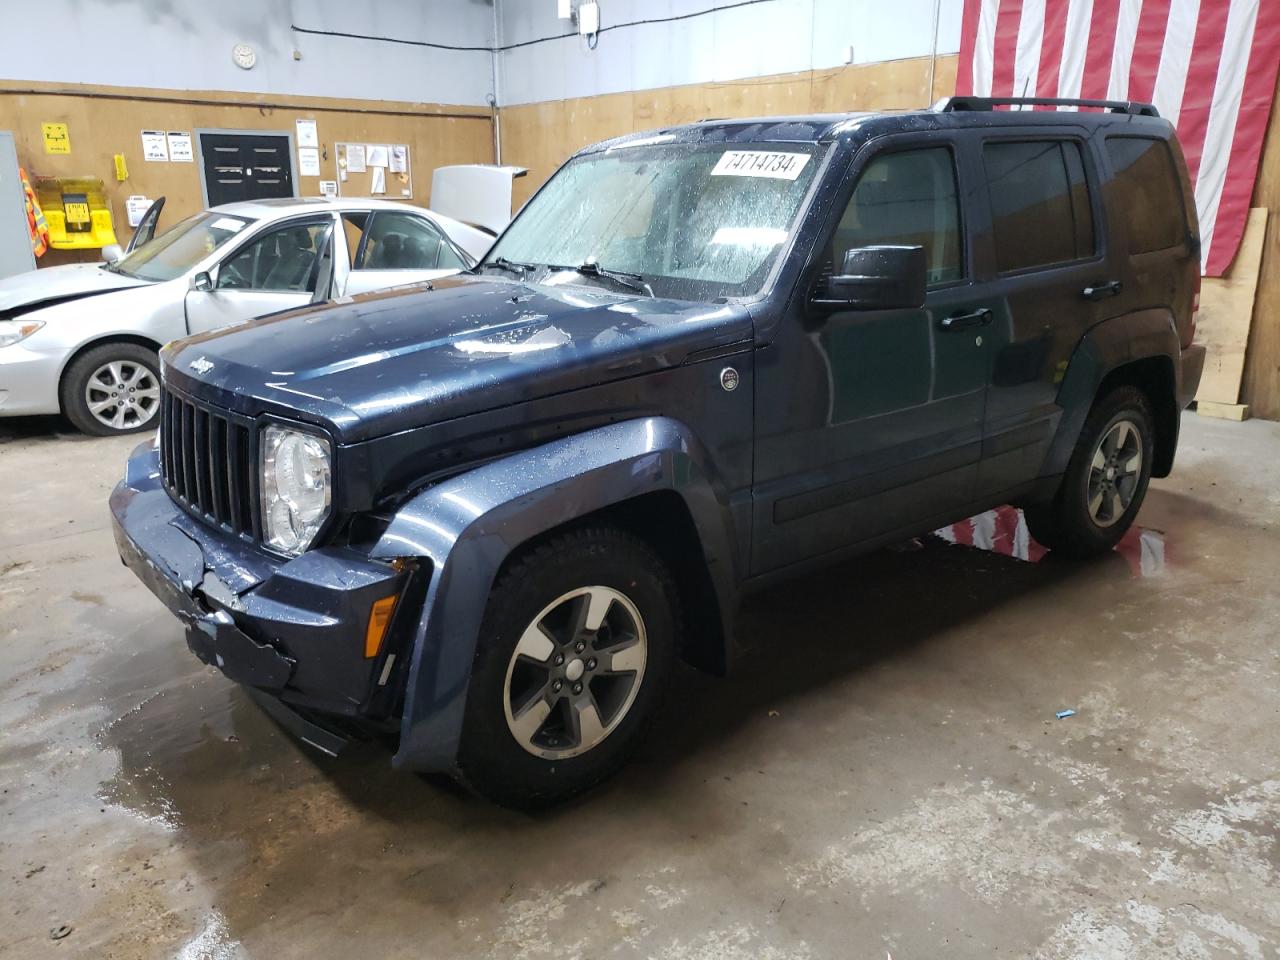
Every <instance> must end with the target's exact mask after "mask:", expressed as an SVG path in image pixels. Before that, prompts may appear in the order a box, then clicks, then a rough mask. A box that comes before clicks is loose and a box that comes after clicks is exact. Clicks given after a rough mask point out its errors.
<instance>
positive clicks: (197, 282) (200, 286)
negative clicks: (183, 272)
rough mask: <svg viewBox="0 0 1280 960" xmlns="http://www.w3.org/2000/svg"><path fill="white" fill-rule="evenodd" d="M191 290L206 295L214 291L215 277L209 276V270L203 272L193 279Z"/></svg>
mask: <svg viewBox="0 0 1280 960" xmlns="http://www.w3.org/2000/svg"><path fill="white" fill-rule="evenodd" d="M191 289H192V290H199V291H201V292H204V293H207V292H208V291H210V290H212V289H213V277H211V276H209V271H208V270H201V271H200V272H199V273H197V274H196V275H195V276H194V277H192V278H191Z"/></svg>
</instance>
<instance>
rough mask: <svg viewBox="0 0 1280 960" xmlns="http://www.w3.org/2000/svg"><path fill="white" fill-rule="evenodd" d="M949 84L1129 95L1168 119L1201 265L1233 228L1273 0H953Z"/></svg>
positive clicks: (1239, 216) (1240, 212) (1273, 62)
mask: <svg viewBox="0 0 1280 960" xmlns="http://www.w3.org/2000/svg"><path fill="white" fill-rule="evenodd" d="M963 17H964V20H963V27H962V32H961V40H960V65H959V74H958V76H957V79H956V93H957V94H960V95H973V96H980V97H986V96H990V97H1010V96H1013V97H1067V98H1073V99H1074V98H1082V99H1098V100H1136V101H1142V102H1150V103H1154V104H1155V105H1156V108H1157V109H1158V110H1159V111H1160V115H1161V116H1163V117H1165V118H1167V119H1168V120H1170V121H1171V122H1172V123H1173V124H1174V126H1175V127H1176V128H1177V130H1178V139H1179V140H1180V141H1181V142H1182V149H1183V152H1184V153H1185V154H1186V158H1187V168H1188V170H1189V172H1190V174H1191V179H1192V181H1193V182H1194V183H1195V192H1196V210H1197V213H1198V214H1199V216H1200V237H1201V244H1202V247H1201V264H1202V267H1203V269H1204V272H1205V274H1207V275H1208V276H1212V277H1219V276H1222V274H1223V273H1224V272H1225V271H1226V269H1227V267H1229V266H1230V264H1231V260H1232V258H1233V257H1234V256H1235V254H1236V250H1238V249H1239V247H1240V239H1241V237H1242V236H1243V234H1244V224H1245V219H1246V217H1247V216H1248V213H1249V201H1250V198H1251V197H1252V195H1253V183H1254V179H1255V177H1256V176H1257V171H1258V160H1259V156H1260V154H1261V152H1262V143H1263V140H1264V138H1265V136H1266V130H1267V118H1268V116H1269V114H1270V112H1271V99H1272V95H1273V94H1274V92H1275V89H1276V69H1277V66H1278V65H1280V0H964V13H963Z"/></svg>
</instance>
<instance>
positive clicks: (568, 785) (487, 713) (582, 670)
mask: <svg viewBox="0 0 1280 960" xmlns="http://www.w3.org/2000/svg"><path fill="white" fill-rule="evenodd" d="M680 622H681V617H680V594H679V590H678V589H677V587H676V584H675V581H674V580H673V579H672V576H671V574H670V572H669V571H668V570H667V567H666V564H664V563H663V561H662V559H661V557H659V556H658V554H657V553H656V552H655V551H654V549H653V548H652V547H651V546H650V545H649V544H648V543H646V542H645V541H644V540H642V539H641V538H639V537H637V536H636V535H635V534H633V533H630V532H629V531H626V530H621V529H618V528H616V527H612V526H605V525H592V526H584V527H580V528H577V529H573V530H567V531H565V532H563V533H559V534H556V535H554V536H550V537H548V538H546V539H545V540H542V541H541V542H539V543H536V544H535V545H533V546H530V547H527V548H525V549H524V550H523V551H522V552H521V553H519V554H518V555H517V556H515V557H513V558H512V559H511V561H510V562H509V563H508V564H507V565H506V567H505V568H504V569H503V571H502V573H501V574H500V575H499V577H498V579H497V581H496V582H495V583H494V585H493V590H492V592H491V593H490V595H489V602H488V604H487V606H486V608H485V615H484V622H483V624H482V626H481V629H480V636H479V638H478V644H477V647H476V654H475V660H474V662H473V664H472V668H471V681H470V684H469V685H468V688H467V698H466V704H465V707H464V715H463V720H462V738H461V742H460V743H459V745H458V757H457V764H456V768H455V771H454V772H455V775H456V776H457V777H458V779H460V780H462V781H463V783H465V784H466V785H467V786H469V787H471V788H472V789H473V790H475V791H476V792H477V793H479V794H482V795H483V796H485V797H488V798H489V799H490V800H494V801H496V802H498V803H501V804H505V805H507V806H512V807H522V808H533V807H540V806H545V805H546V804H549V803H553V802H555V801H558V800H563V799H565V798H566V797H570V796H573V795H574V794H576V793H580V792H582V791H583V790H587V789H589V788H590V787H592V786H594V785H595V784H597V783H599V782H600V781H601V780H604V779H605V778H607V777H609V776H610V775H612V774H613V773H614V771H616V770H617V769H618V768H619V767H621V766H622V764H623V763H625V762H626V760H627V758H628V757H629V756H631V754H632V753H633V752H634V751H635V749H636V747H637V746H639V744H640V742H641V741H642V740H643V738H644V736H645V733H646V732H647V729H648V727H649V724H650V722H651V721H652V720H653V718H654V716H655V715H657V714H658V712H659V711H660V709H661V703H662V699H663V696H664V694H665V692H666V688H667V685H668V678H669V677H670V675H671V669H672V664H673V662H674V660H675V651H676V650H677V649H678V648H679V624H680Z"/></svg>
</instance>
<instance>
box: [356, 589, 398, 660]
mask: <svg viewBox="0 0 1280 960" xmlns="http://www.w3.org/2000/svg"><path fill="white" fill-rule="evenodd" d="M395 608H396V598H395V595H394V594H392V595H391V596H389V597H383V598H382V599H381V600H377V601H375V602H374V604H373V609H372V610H370V611H369V629H368V630H366V631H365V634H364V655H365V658H366V659H370V658H372V657H376V656H377V655H378V651H379V650H381V649H382V638H383V637H385V636H386V635H387V627H389V626H390V625H391V614H392V612H393V611H394V610H395Z"/></svg>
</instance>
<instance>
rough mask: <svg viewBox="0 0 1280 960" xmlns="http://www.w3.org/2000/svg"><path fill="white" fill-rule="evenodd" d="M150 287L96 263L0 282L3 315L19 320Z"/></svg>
mask: <svg viewBox="0 0 1280 960" xmlns="http://www.w3.org/2000/svg"><path fill="white" fill-rule="evenodd" d="M148 285H149V281H147V280H138V279H136V278H135V277H126V276H125V275H124V274H122V273H112V272H111V271H110V270H103V269H102V265H101V264H97V263H69V264H66V265H65V266H61V267H45V268H44V269H43V270H30V271H28V272H27V273H20V274H18V275H17V276H13V277H6V278H5V279H3V280H0V313H4V314H7V315H9V316H18V315H21V314H24V313H28V312H30V311H32V310H39V309H40V308H41V307H48V306H52V305H53V304H55V303H65V302H66V301H68V300H78V299H80V298H81V297H92V296H96V295H97V294H100V293H111V292H112V291H114V290H122V289H124V288H125V287H143V286H148Z"/></svg>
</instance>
